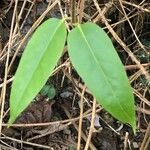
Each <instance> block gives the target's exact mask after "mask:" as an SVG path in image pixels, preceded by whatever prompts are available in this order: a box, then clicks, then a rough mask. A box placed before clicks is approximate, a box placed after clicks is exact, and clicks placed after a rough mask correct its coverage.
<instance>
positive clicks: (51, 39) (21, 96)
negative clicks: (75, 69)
mask: <svg viewBox="0 0 150 150" xmlns="http://www.w3.org/2000/svg"><path fill="white" fill-rule="evenodd" d="M62 23H63V20H61V21H60V23H59V24H58V26H57V28H56V30H55V31H54V32H53V36H52V38H51V40H50V42H49V44H48V46H47V48H48V47H49V45H50V43H51V41H52V40H53V38H54V35H55V34H56V32H57V31H58V29H59V28H60V26H61V25H62ZM45 53H46V51H45V52H44V53H43V55H41V58H40V61H39V63H38V65H37V67H36V69H35V70H37V68H38V66H39V64H40V62H41V60H42V57H43V56H44V55H45ZM35 72H36V71H34V72H33V74H32V77H33V76H34V74H35ZM32 77H31V78H30V80H29V82H28V84H27V85H29V84H30V82H31V79H32ZM27 88H28V86H26V88H25V90H24V91H26V89H27ZM23 97H24V92H23V94H22V96H21V99H22V98H23ZM18 106H20V103H19V104H18V105H17V106H16V107H15V108H17V107H18ZM19 108H20V107H19ZM18 110H19V111H17V113H16V114H18V112H20V109H18Z"/></svg>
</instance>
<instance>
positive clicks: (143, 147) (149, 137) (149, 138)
mask: <svg viewBox="0 0 150 150" xmlns="http://www.w3.org/2000/svg"><path fill="white" fill-rule="evenodd" d="M149 143H150V123H149V125H148V127H147V130H146V133H145V136H144V140H143V142H142V145H141V147H140V150H147V148H148V145H149Z"/></svg>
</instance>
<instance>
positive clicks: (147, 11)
mask: <svg viewBox="0 0 150 150" xmlns="http://www.w3.org/2000/svg"><path fill="white" fill-rule="evenodd" d="M73 1H74V2H75V4H76V6H75V7H76V8H78V6H80V5H81V3H80V0H72V2H73ZM70 2H71V1H70V0H60V1H57V0H3V1H2V0H1V1H0V93H1V101H0V102H1V120H0V121H1V122H0V127H1V128H0V131H1V134H0V135H1V136H0V148H1V149H2V150H9V149H10V150H17V149H18V150H34V149H35V150H38V149H39V150H42V149H50V150H75V149H77V147H80V148H79V149H81V150H82V149H84V147H85V145H88V149H89V150H128V149H129V150H138V149H139V150H149V149H150V80H149V79H150V1H149V0H143V1H139V0H130V1H126V0H124V1H121V0H118V1H117V0H97V1H95V0H81V2H84V5H83V6H84V7H83V8H84V9H83V10H84V11H83V19H82V22H87V21H91V22H94V23H96V24H98V25H99V26H101V27H103V28H104V29H105V31H106V32H107V33H108V35H109V36H110V38H111V40H112V42H113V44H114V46H115V48H116V50H117V52H118V54H119V56H120V58H121V61H122V62H123V64H124V67H125V69H126V72H127V75H128V78H129V81H130V83H131V85H132V87H133V89H134V90H133V91H134V96H135V108H136V117H137V118H136V119H137V132H136V133H135V134H133V132H132V129H131V128H130V126H128V125H125V124H122V123H121V122H119V121H117V120H116V119H114V118H113V117H112V116H111V115H110V114H108V113H107V112H106V111H105V110H104V109H103V108H102V107H101V106H100V105H98V104H97V105H96V114H95V120H94V129H93V130H92V138H91V140H89V136H88V135H89V132H90V123H91V114H92V107H93V97H92V95H91V94H90V92H89V91H88V89H85V91H84V94H83V93H82V92H83V90H84V83H83V82H82V80H81V78H80V77H79V76H78V74H77V73H76V71H75V70H74V69H73V67H72V65H71V63H70V60H69V59H68V54H67V51H66V50H67V47H65V49H64V54H63V56H62V57H61V60H60V61H59V63H58V66H57V67H56V71H55V72H54V74H53V76H51V77H50V78H49V80H48V81H47V83H46V85H48V86H51V87H52V88H53V92H54V93H53V96H52V97H51V98H49V97H48V95H47V94H43V93H42V92H40V93H39V94H38V95H37V97H36V98H35V99H34V100H33V102H32V103H31V104H30V105H29V106H28V108H27V109H26V110H25V111H24V112H23V113H22V114H21V115H20V116H19V117H18V119H17V120H16V122H15V123H14V125H13V126H12V127H10V128H7V121H8V119H9V96H10V89H11V83H12V81H13V79H14V74H15V71H16V69H17V66H18V64H19V60H20V58H21V55H22V53H23V51H24V48H25V46H26V43H27V42H28V40H29V39H30V37H31V35H32V33H33V31H34V30H35V29H36V28H37V27H38V26H39V24H40V23H41V22H43V21H44V20H46V19H48V18H51V17H53V18H62V14H61V11H62V13H63V15H66V16H69V17H70V16H71V12H72V5H71V3H70ZM94 2H96V3H97V4H98V5H99V7H100V8H101V10H102V14H100V13H99V11H98V10H97V8H96V7H95V3H94ZM80 11H81V9H76V12H75V13H76V16H77V17H78V15H80V13H81V12H80ZM102 16H103V17H104V18H105V19H106V21H107V23H108V24H106V22H105V21H104V19H102V18H103V17H102ZM13 20H14V21H13ZM108 25H110V27H111V28H112V30H113V31H114V33H115V34H111V33H110V30H109V28H108ZM116 35H118V36H119V38H120V40H121V42H120V41H119V40H118V39H117V38H116ZM8 50H10V53H9V55H8V54H7V52H8ZM8 57H9V59H8ZM7 60H9V62H8V64H7ZM136 60H137V61H136ZM8 66H9V67H8ZM6 67H7V69H8V68H9V71H8V72H7V74H6ZM5 77H6V79H7V82H6V83H4V78H5ZM3 83H4V84H3ZM5 85H6V91H5V92H2V90H4V87H5ZM82 95H84V96H82ZM3 96H4V98H3ZM82 97H83V103H82V104H81V98H82ZM82 106H83V107H82ZM81 107H82V109H83V111H84V113H83V118H80V109H81ZM79 119H82V129H81V128H79ZM79 134H80V135H81V141H80V143H78V138H79V136H78V135H79ZM87 141H88V142H87Z"/></svg>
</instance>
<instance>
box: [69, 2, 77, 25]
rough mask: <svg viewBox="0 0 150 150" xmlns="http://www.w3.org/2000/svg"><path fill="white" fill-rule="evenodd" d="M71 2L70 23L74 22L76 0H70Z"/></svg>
mask: <svg viewBox="0 0 150 150" xmlns="http://www.w3.org/2000/svg"><path fill="white" fill-rule="evenodd" d="M70 3H71V20H72V24H74V23H76V1H75V0H70Z"/></svg>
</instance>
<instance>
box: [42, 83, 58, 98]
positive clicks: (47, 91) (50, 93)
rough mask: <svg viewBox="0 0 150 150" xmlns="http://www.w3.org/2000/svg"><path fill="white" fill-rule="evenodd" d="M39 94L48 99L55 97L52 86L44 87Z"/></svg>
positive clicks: (54, 90)
mask: <svg viewBox="0 0 150 150" xmlns="http://www.w3.org/2000/svg"><path fill="white" fill-rule="evenodd" d="M40 93H41V94H42V95H43V96H48V98H49V99H53V98H54V97H55V96H56V89H55V87H54V85H53V84H50V85H45V86H44V87H43V88H42V90H41V91H40Z"/></svg>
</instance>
